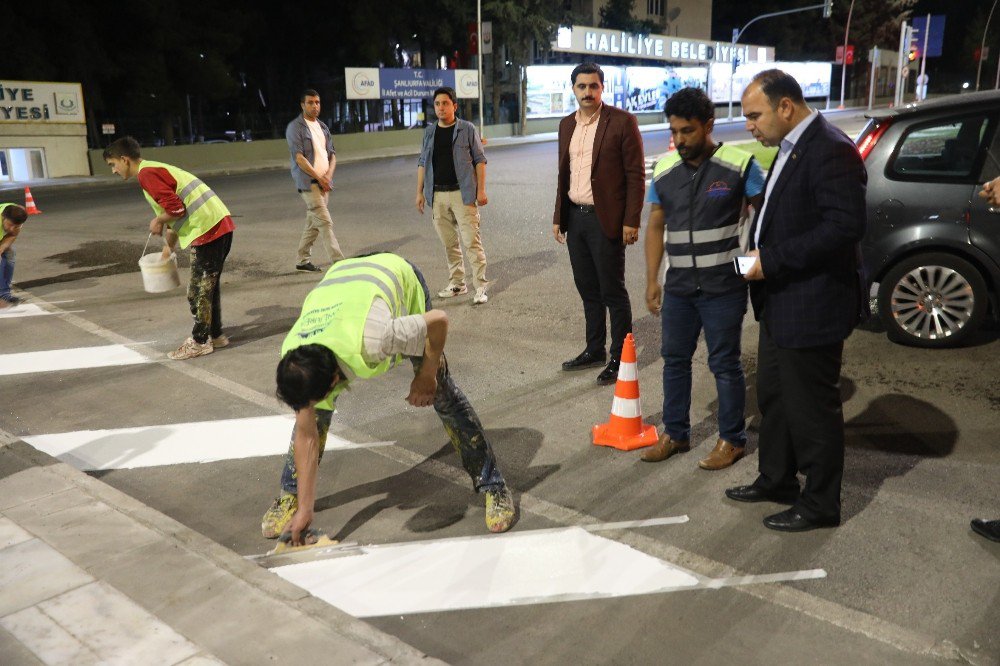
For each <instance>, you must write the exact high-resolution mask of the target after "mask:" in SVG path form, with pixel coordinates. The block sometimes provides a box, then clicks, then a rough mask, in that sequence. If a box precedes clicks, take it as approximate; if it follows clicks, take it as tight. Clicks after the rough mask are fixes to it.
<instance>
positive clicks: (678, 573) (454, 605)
mask: <svg viewBox="0 0 1000 666" xmlns="http://www.w3.org/2000/svg"><path fill="white" fill-rule="evenodd" d="M683 518H684V519H685V520H686V518H687V517H686V516H683ZM661 520H673V522H684V521H683V520H682V521H677V520H674V519H654V520H653V521H635V522H644V523H648V524H650V525H653V524H670V523H666V522H659V521H661ZM612 525H614V524H613V523H612ZM589 527H591V528H593V527H595V526H589ZM609 529H619V528H616V527H611V528H609ZM343 554H344V555H347V554H350V555H351V557H336V558H333V559H324V560H317V561H313V562H303V563H298V564H290V565H286V566H279V567H275V568H273V569H272V571H273V572H274V573H276V574H278V575H279V576H281V577H282V578H284V579H285V580H287V581H289V582H291V583H294V584H295V585H298V586H299V587H301V588H302V589H304V590H306V591H308V592H309V593H310V594H312V595H313V596H316V597H318V598H320V599H323V600H324V601H326V602H327V603H330V604H332V605H334V606H337V607H338V608H340V609H341V610H343V611H345V612H347V613H350V614H351V615H354V616H355V617H378V616H388V615H406V614H411V613H436V612H443V611H452V610H461V609H468V608H495V607H505V606H524V605H533V604H543V603H557V602H565V601H581V600H586V599H607V598H613V597H624V596H636V595H646V594H663V593H667V592H676V591H678V590H691V589H720V588H722V587H730V586H736V585H750V584H759V583H775V582H781V581H793V580H795V581H798V580H808V579H814V578H824V577H825V576H826V572H825V571H823V570H822V569H813V570H810V571H793V572H786V573H778V574H765V575H758V576H739V577H732V578H720V579H712V578H705V577H703V576H699V575H698V574H695V573H693V572H690V571H687V570H685V569H684V568H682V567H679V566H677V565H675V564H672V563H670V562H666V561H664V560H661V559H659V558H657V557H654V556H652V555H648V554H646V553H643V552H641V551H639V550H636V549H635V548H631V547H630V546H627V545H625V544H623V543H621V542H619V541H614V540H612V539H607V538H604V537H601V536H596V535H594V534H591V533H590V531H589V530H587V529H584V527H560V528H554V529H546V530H532V531H527V532H512V533H508V534H504V535H499V536H475V537H458V538H454V539H440V540H435V541H418V542H410V543H397V544H386V545H379V546H367V547H361V548H359V549H354V548H352V549H351V552H350V553H343Z"/></svg>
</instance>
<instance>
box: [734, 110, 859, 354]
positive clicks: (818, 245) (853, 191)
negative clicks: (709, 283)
mask: <svg viewBox="0 0 1000 666" xmlns="http://www.w3.org/2000/svg"><path fill="white" fill-rule="evenodd" d="M770 178H771V174H770V173H769V174H768V180H770ZM867 182H868V174H867V172H866V171H865V165H864V162H863V161H862V159H861V155H859V154H858V149H857V148H856V147H855V145H854V142H853V141H851V140H850V139H849V138H848V137H847V135H845V134H844V133H843V132H841V131H840V130H839V129H837V128H835V127H833V126H832V125H831V124H830V123H828V122H827V121H826V120H825V119H824V118H823V117H822V116H820V117H818V118H816V119H815V120H814V121H813V122H812V124H810V125H809V127H808V128H806V131H805V133H804V134H803V135H802V137H801V138H800V139H799V140H798V142H797V143H796V144H795V147H794V148H793V149H792V152H791V154H789V156H788V159H787V161H786V162H785V164H784V167H783V168H782V170H781V173H780V174H779V176H778V180H777V182H775V184H774V188H773V189H772V190H771V194H770V195H769V196H767V200H766V203H765V205H764V206H763V208H764V217H763V219H761V215H760V213H758V214H757V216H756V219H755V220H754V224H753V227H752V228H751V230H750V243H751V246H753V239H754V235H755V233H756V229H757V225H760V227H761V233H760V247H759V248H758V249H759V250H760V262H761V268H763V270H764V279H763V280H762V281H754V282H751V283H750V300H751V302H752V303H753V309H754V314H755V316H756V317H757V319H758V320H760V321H762V322H764V323H765V324H766V325H767V327H768V331H769V332H770V334H771V337H772V338H773V339H774V341H775V343H776V344H777V345H778V346H779V347H785V348H803V347H815V346H819V345H827V344H833V343H836V342H840V341H842V340H844V339H845V338H847V336H849V335H850V334H851V331H852V330H853V329H854V327H855V325H857V324H858V322H859V321H861V319H862V318H863V317H866V316H867V314H868V297H867V294H866V293H865V292H864V285H865V280H863V279H862V270H863V269H862V267H861V262H860V245H859V243H860V241H861V239H862V237H864V235H865V228H866V225H867V217H866V210H865V186H866V184H867Z"/></svg>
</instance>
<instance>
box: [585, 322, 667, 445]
mask: <svg viewBox="0 0 1000 666" xmlns="http://www.w3.org/2000/svg"><path fill="white" fill-rule="evenodd" d="M657 439H658V437H657V435H656V426H651V425H646V424H645V423H643V422H642V407H641V405H640V402H639V374H638V370H637V368H636V362H635V340H634V339H633V338H632V334H631V333H629V334H628V335H627V336H625V346H624V347H623V348H622V362H621V365H620V366H619V367H618V382H617V383H616V384H615V399H614V402H612V403H611V419H610V420H608V422H607V423H602V424H601V425H595V426H594V444H595V445H601V446H611V447H614V448H616V449H621V450H622V451H632V450H634V449H641V448H642V447H644V446H652V445H653V444H656V441H657Z"/></svg>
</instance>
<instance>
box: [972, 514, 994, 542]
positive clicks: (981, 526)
mask: <svg viewBox="0 0 1000 666" xmlns="http://www.w3.org/2000/svg"><path fill="white" fill-rule="evenodd" d="M971 525H972V531H973V532H975V533H976V534H978V535H980V536H984V537H986V538H987V539H989V540H990V541H1000V520H983V519H982V518H976V519H975V520H973V521H972V523H971Z"/></svg>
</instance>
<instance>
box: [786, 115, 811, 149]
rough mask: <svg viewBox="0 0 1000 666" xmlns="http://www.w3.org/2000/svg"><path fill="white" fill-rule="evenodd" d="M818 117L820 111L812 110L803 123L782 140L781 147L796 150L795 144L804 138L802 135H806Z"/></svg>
mask: <svg viewBox="0 0 1000 666" xmlns="http://www.w3.org/2000/svg"><path fill="white" fill-rule="evenodd" d="M817 116H819V111H817V110H816V109H812V110H811V111H810V112H809V115H808V116H806V117H805V118H803V119H802V122H800V123H799V124H798V125H796V126H795V127H793V128H792V131H791V132H789V133H788V134H786V135H785V138H784V139H782V140H781V147H782V148H784V149H785V150H791V149H792V148H794V147H795V144H796V143H798V142H799V139H801V138H802V135H803V134H805V132H806V129H807V128H808V127H809V125H811V124H812V122H813V121H814V120H816V118H817Z"/></svg>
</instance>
